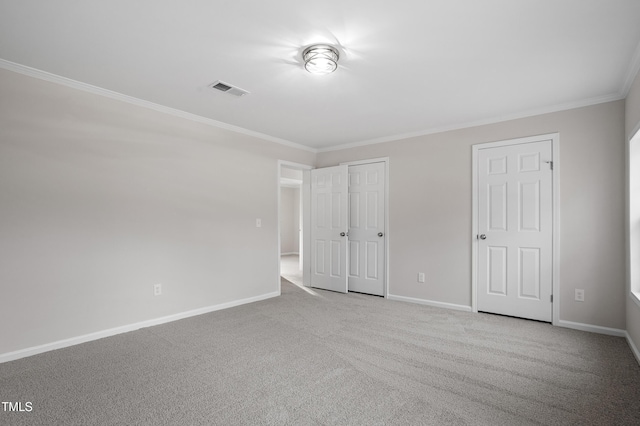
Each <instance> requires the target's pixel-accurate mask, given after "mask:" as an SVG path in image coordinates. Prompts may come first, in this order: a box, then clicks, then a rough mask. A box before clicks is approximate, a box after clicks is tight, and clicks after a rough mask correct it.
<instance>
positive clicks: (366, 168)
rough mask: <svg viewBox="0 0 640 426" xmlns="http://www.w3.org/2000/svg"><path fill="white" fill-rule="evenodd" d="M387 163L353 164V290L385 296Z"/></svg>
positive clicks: (351, 237) (350, 245)
mask: <svg viewBox="0 0 640 426" xmlns="http://www.w3.org/2000/svg"><path fill="white" fill-rule="evenodd" d="M384 207H385V165H384V163H371V164H362V165H354V166H350V167H349V274H348V276H349V291H357V292H360V293H367V294H374V295H378V296H384V282H385V280H384V275H385V274H384V272H385V238H386V235H385V216H384V215H385V209H384Z"/></svg>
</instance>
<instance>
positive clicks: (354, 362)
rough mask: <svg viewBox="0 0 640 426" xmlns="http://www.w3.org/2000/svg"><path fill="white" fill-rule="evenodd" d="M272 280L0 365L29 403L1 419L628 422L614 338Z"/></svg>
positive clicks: (626, 376) (626, 368) (12, 394)
mask: <svg viewBox="0 0 640 426" xmlns="http://www.w3.org/2000/svg"><path fill="white" fill-rule="evenodd" d="M282 290H283V295H282V296H281V297H278V298H274V299H269V300H265V301H262V302H257V303H253V304H250V305H244V306H240V307H237V308H232V309H228V310H225V311H218V312H214V313H211V314H206V315H201V316H198V317H193V318H189V319H185V320H181V321H176V322H173V323H170V324H165V325H161V326H156V327H151V328H146V329H142V330H138V331H135V332H131V333H126V334H122V335H118V336H114V337H110V338H105V339H101V340H97V341H94V342H89V343H85V344H82V345H78V346H74V347H70V348H66V349H61V350H57V351H52V352H48V353H45V354H41V355H36V356H33V357H30V358H25V359H22V360H17V361H13V362H9V363H5V364H0V399H1V400H2V401H22V402H26V401H30V402H32V405H33V411H31V412H22V413H12V412H4V411H0V424H2V425H260V424H269V425H270V424H273V425H286V424H290V425H324V424H338V425H430V424H433V425H447V424H461V425H462V424H468V425H525V424H548V425H553V424H558V425H574V424H601V425H625V424H628V425H632V424H633V425H638V424H640V366H639V365H638V363H637V362H636V360H635V358H634V357H633V355H632V354H631V351H630V349H629V347H628V346H627V343H626V341H625V340H624V339H622V338H617V337H610V336H602V335H597V334H590V333H584V332H580V331H575V330H568V329H563V328H557V327H552V326H550V325H547V324H543V323H537V322H531V321H524V320H518V319H513V318H505V317H500V316H493V315H486V314H471V313H463V312H456V311H451V310H443V309H437V308H430V307H425V306H420V305H412V304H407V303H401V302H393V301H389V300H384V299H382V298H378V297H371V296H365V295H360V294H348V295H342V294H337V293H331V292H325V291H319V290H317V291H315V293H316V295H313V294H310V293H309V292H306V291H304V290H302V289H300V288H298V287H296V286H294V285H292V284H290V283H288V282H286V281H283V285H282ZM0 408H1V407H0Z"/></svg>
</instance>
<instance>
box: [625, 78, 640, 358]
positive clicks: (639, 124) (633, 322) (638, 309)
mask: <svg viewBox="0 0 640 426" xmlns="http://www.w3.org/2000/svg"><path fill="white" fill-rule="evenodd" d="M625 112H626V115H625V132H626V133H625V134H626V137H627V140H628V139H629V138H631V137H632V136H633V132H634V131H638V130H639V128H640V74H639V75H637V76H636V79H635V81H634V83H633V85H632V86H631V91H630V92H629V95H628V96H627V99H626V103H625ZM632 261H634V262H636V265H637V263H638V259H637V258H635V259H633V260H632ZM627 333H628V334H629V338H630V339H631V340H632V341H633V343H634V345H635V346H636V348H638V349H639V350H640V306H638V303H636V301H634V300H633V297H632V296H631V294H630V293H627Z"/></svg>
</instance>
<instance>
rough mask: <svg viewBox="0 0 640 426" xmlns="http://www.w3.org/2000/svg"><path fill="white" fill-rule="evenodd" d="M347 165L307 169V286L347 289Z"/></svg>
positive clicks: (343, 291)
mask: <svg viewBox="0 0 640 426" xmlns="http://www.w3.org/2000/svg"><path fill="white" fill-rule="evenodd" d="M347 170H348V169H347V166H335V167H326V168H322V169H314V170H311V286H312V287H316V288H321V289H325V290H332V291H339V292H341V293H346V292H347V232H348V223H347V193H348V182H347Z"/></svg>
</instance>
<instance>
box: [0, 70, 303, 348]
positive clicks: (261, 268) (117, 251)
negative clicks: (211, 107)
mask: <svg viewBox="0 0 640 426" xmlns="http://www.w3.org/2000/svg"><path fill="white" fill-rule="evenodd" d="M278 159H281V160H287V161H292V162H296V163H302V164H313V162H314V154H313V153H311V152H307V151H302V150H297V149H294V148H289V147H287V146H283V145H279V144H275V143H271V142H267V141H264V140H259V139H256V138H253V137H250V136H245V135H242V134H238V133H234V132H229V131H226V130H222V129H218V128H214V127H211V126H207V125H204V124H199V123H196V122H192V121H189V120H185V119H182V118H177V117H173V116H169V115H166V114H163V113H160V112H156V111H153V110H149V109H145V108H141V107H137V106H133V105H130V104H127V103H123V102H120V101H116V100H112V99H108V98H105V97H101V96H97V95H93V94H90V93H86V92H82V91H79V90H75V89H71V88H68V87H65V86H61V85H57V84H53V83H49V82H46V81H42V80H38V79H34V78H31V77H26V76H23V75H20V74H16V73H13V72H10V71H6V70H0V285H1V289H2V294H1V296H0V324H3V325H4V326H3V331H2V339H0V354H3V353H8V352H12V351H16V350H20V349H24V348H28V347H33V346H37V345H42V344H46V343H50V342H55V341H59V340H61V339H67V338H72V337H76V336H80V335H83V334H87V333H93V332H98V331H102V330H106V329H110V328H114V327H118V326H124V325H128V324H134V323H137V322H141V321H145V320H150V319H155V318H159V317H163V316H167V315H172V314H177V313H181V312H185V311H189V310H193V309H198V308H203V307H208V306H214V305H218V304H222V303H226V302H231V301H237V300H241V299H245V298H252V297H258V296H262V295H269V294H273V293H275V292H277V291H278V288H279V287H278V283H279V277H278V276H277V275H278V272H277V271H278V259H277V252H278V250H277V241H278V238H277V223H276V221H277V210H278V206H277V195H278V191H279V184H278V182H277V175H278V170H277V167H278V162H277V160H278ZM256 218H261V219H262V227H261V228H256V226H255V220H256ZM155 283H162V285H163V293H164V294H163V295H162V296H158V297H154V296H153V284H155Z"/></svg>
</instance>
